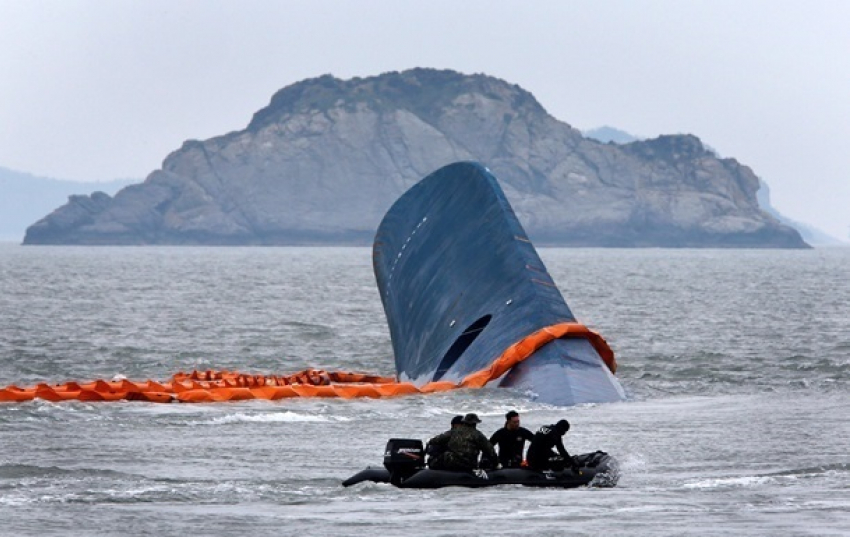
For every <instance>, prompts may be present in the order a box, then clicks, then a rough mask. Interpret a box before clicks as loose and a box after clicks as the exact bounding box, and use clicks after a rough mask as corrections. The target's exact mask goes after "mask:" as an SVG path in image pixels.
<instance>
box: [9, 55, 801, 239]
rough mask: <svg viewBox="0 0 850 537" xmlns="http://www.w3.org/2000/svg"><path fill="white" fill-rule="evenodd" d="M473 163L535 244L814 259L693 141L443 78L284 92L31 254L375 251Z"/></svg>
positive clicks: (87, 206) (741, 169)
mask: <svg viewBox="0 0 850 537" xmlns="http://www.w3.org/2000/svg"><path fill="white" fill-rule="evenodd" d="M461 160H473V161H478V162H481V163H483V164H484V165H486V166H487V167H489V169H490V170H491V171H492V172H493V173H494V174H495V175H496V177H497V178H498V179H499V181H500V183H501V185H502V188H503V189H504V191H505V194H506V195H507V197H508V199H509V200H510V202H511V204H512V206H513V208H514V210H515V211H516V213H517V216H518V217H519V219H520V221H521V222H522V224H523V226H524V227H525V229H526V231H527V232H528V234H529V236H530V238H531V239H532V240H533V241H535V243H537V244H538V245H561V246H669V247H691V246H693V247H703V246H711V247H790V248H801V247H806V246H807V245H806V244H805V242H804V241H803V240H802V238H801V237H800V235H799V233H798V232H797V231H796V230H794V229H792V228H791V227H788V226H786V225H784V224H782V223H781V222H779V221H778V220H777V219H776V218H775V217H773V216H772V215H770V214H768V213H767V212H765V211H763V210H762V209H761V208H760V207H759V204H758V201H757V199H756V192H757V191H758V189H759V181H758V178H757V177H756V175H755V174H754V173H753V172H752V170H750V169H749V168H748V167H747V166H744V165H742V164H740V163H738V162H737V161H736V160H734V159H721V158H718V157H717V155H715V154H714V153H713V152H712V151H711V150H710V149H708V148H706V147H705V146H704V145H703V143H702V142H701V141H700V140H699V138H697V137H696V136H692V135H674V136H660V137H658V138H655V139H651V140H640V141H634V142H631V143H628V144H625V145H615V144H603V143H600V142H598V141H597V140H594V139H591V138H587V137H585V136H583V135H582V134H581V133H580V132H579V131H578V130H576V129H574V128H572V127H571V126H570V125H568V124H567V123H564V122H562V121H559V120H557V119H555V118H554V117H552V116H551V115H549V114H548V113H547V112H546V110H545V109H544V108H543V106H542V105H541V104H540V103H539V102H537V100H536V99H535V98H534V96H533V95H532V94H531V93H529V92H528V91H526V90H524V89H522V88H521V87H519V86H517V85H515V84H510V83H508V82H505V81H503V80H500V79H497V78H493V77H490V76H487V75H483V74H477V75H465V74H461V73H457V72H454V71H447V70H442V71H441V70H434V69H411V70H409V71H404V72H392V73H385V74H382V75H380V76H375V77H369V78H352V79H349V80H341V79H338V78H335V77H333V76H330V75H325V76H321V77H319V78H314V79H309V80H304V81H301V82H298V83H296V84H293V85H291V86H288V87H286V88H283V89H282V90H280V91H278V92H277V93H276V94H275V95H274V96H273V97H272V99H271V102H270V103H269V105H268V106H266V107H265V108H263V109H261V110H259V111H257V113H255V114H254V117H253V118H252V119H251V121H250V123H249V124H248V126H247V127H246V128H245V129H243V130H240V131H236V132H231V133H228V134H225V135H222V136H218V137H215V138H211V139H209V140H204V141H197V140H191V141H188V142H185V143H184V144H183V146H182V147H181V148H180V149H178V150H177V151H174V152H173V153H171V154H170V155H169V156H168V157H167V158H166V159H165V161H164V162H163V165H162V169H160V170H156V171H154V172H153V173H151V174H150V175H149V176H148V178H147V179H146V180H145V182H144V183H143V184H140V185H131V186H128V187H126V188H124V189H122V190H121V191H119V192H118V193H117V194H116V195H115V197H114V198H113V197H111V196H109V195H107V194H102V193H101V194H96V195H91V196H75V197H72V198H71V199H70V200H69V202H68V203H67V204H65V205H64V206H62V207H60V208H59V209H57V210H56V211H54V212H53V213H51V214H49V215H47V216H46V217H44V218H43V219H41V220H39V221H38V222H36V223H35V224H34V225H32V226H31V227H30V228H29V229H28V230H27V234H26V237H25V241H24V242H25V243H26V244H220V245H228V244H233V245H242V244H260V245H263V244H265V245H274V244H361V245H363V244H370V243H371V241H372V239H373V236H374V233H375V230H376V228H377V225H378V223H379V222H380V220H381V218H382V217H383V215H384V214H385V212H386V211H387V209H388V208H389V207H390V205H391V204H392V203H393V202H394V201H395V200H396V199H397V198H398V197H399V196H400V195H401V194H402V193H403V192H404V191H406V190H407V189H408V188H410V187H411V186H412V185H414V184H415V183H416V182H417V181H419V180H420V179H421V178H423V177H424V176H426V175H427V174H429V173H431V172H432V171H434V170H436V169H438V168H440V167H442V166H444V165H445V164H448V163H451V162H455V161H461ZM470 210H474V208H470Z"/></svg>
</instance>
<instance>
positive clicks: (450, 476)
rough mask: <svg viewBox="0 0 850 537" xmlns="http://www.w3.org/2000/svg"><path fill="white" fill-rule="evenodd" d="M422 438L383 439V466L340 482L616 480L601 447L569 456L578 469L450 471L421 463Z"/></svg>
mask: <svg viewBox="0 0 850 537" xmlns="http://www.w3.org/2000/svg"><path fill="white" fill-rule="evenodd" d="M422 455H423V452H422V442H421V441H419V440H409V439H391V440H390V441H389V442H388V443H387V451H386V455H385V457H384V467H383V468H381V467H372V466H370V467H368V468H366V469H365V470H361V471H360V472H357V473H356V474H354V475H353V476H351V477H349V478H348V479H346V480H345V481H343V482H342V485H343V486H344V487H350V486H352V485H356V484H358V483H362V482H364V481H371V482H374V483H392V484H393V485H395V486H397V487H399V488H411V489H436V488H442V487H473V488H477V487H493V486H496V485H524V486H526V487H555V488H576V487H583V486H591V487H614V486H616V485H617V481H618V480H619V477H620V475H619V469H618V465H617V461H616V460H615V459H614V458H613V457H612V456H611V455H609V454H608V453H605V452H604V451H596V452H594V453H585V454H582V455H577V456H575V457H573V459H574V460H575V461H576V463H577V464H578V466H579V472H578V473H574V472H573V471H572V470H569V469H568V470H562V471H544V472H540V471H536V470H531V469H528V468H505V469H501V470H476V471H475V472H450V471H446V470H432V469H430V468H425V467H424V464H423V462H424V457H423V456H422Z"/></svg>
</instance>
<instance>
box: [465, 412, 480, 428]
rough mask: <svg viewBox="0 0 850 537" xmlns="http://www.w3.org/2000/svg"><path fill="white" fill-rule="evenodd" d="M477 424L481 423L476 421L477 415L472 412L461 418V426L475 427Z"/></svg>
mask: <svg viewBox="0 0 850 537" xmlns="http://www.w3.org/2000/svg"><path fill="white" fill-rule="evenodd" d="M479 423H481V420H480V419H478V414H473V413H472V412H470V413H469V414H467V415H466V416H464V417H463V424H464V425H467V426H469V427H475V426H476V425H478V424H479Z"/></svg>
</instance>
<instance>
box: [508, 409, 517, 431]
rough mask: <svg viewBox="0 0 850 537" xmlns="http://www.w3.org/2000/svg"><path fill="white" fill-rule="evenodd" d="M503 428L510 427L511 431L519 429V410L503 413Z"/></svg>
mask: <svg viewBox="0 0 850 537" xmlns="http://www.w3.org/2000/svg"><path fill="white" fill-rule="evenodd" d="M505 429H510V430H511V431H515V430H516V429H519V412H517V411H516V410H511V411H510V412H508V413H507V414H505Z"/></svg>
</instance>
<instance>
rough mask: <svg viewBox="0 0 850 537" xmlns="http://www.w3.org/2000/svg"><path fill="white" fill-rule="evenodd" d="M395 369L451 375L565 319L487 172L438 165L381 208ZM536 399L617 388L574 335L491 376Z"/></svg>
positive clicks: (580, 399)
mask: <svg viewBox="0 0 850 537" xmlns="http://www.w3.org/2000/svg"><path fill="white" fill-rule="evenodd" d="M373 263H374V269H375V276H376V278H377V282H378V289H379V291H380V293H381V300H382V302H383V306H384V311H385V313H386V316H387V321H388V324H389V329H390V336H391V338H392V344H393V351H394V354H395V364H396V370H397V372H398V375H399V378H400V379H401V380H409V381H411V382H413V383H415V384H417V385H420V386H421V385H424V384H426V383H428V382H430V381H437V380H448V381H455V382H457V381H460V380H461V379H463V378H464V377H465V376H466V375H468V374H470V373H473V372H475V371H479V370H482V369H485V368H487V367H489V366H490V365H491V364H492V363H493V362H494V360H496V359H497V358H498V357H499V356H501V355H502V353H504V352H505V350H506V349H508V347H510V346H511V345H513V344H515V343H517V342H518V341H520V340H522V339H523V338H525V337H527V336H529V335H530V334H532V333H534V332H537V331H538V330H540V329H542V328H545V327H548V326H552V325H555V324H558V323H564V322H576V319H575V317H574V316H573V313H572V312H571V311H570V308H569V306H567V303H566V302H565V301H564V298H563V297H562V296H561V293H560V291H559V290H558V288H557V287H556V285H555V282H554V281H553V280H552V278H551V276H550V275H549V273H548V271H547V270H546V267H545V266H544V265H543V262H542V261H541V260H540V257H539V256H538V255H537V252H536V250H535V249H534V246H533V245H532V244H531V242H530V241H529V240H528V237H527V236H526V234H525V231H524V230H523V228H522V226H521V225H520V223H519V221H518V220H517V218H516V215H515V214H514V212H513V209H512V208H511V206H510V204H509V203H508V201H507V199H506V198H505V195H504V193H503V192H502V189H501V187H500V186H499V184H498V182H497V181H496V178H495V177H494V176H493V175H492V174H491V173H490V172H489V171H488V170H487V169H486V168H485V167H483V166H481V165H480V164H477V163H472V162H460V163H455V164H451V165H448V166H446V167H444V168H441V169H440V170H437V171H436V172H434V173H432V174H431V175H429V176H428V177H426V178H424V179H423V180H422V181H420V182H419V183H417V184H416V185H414V186H413V187H412V188H411V189H410V190H409V191H407V192H406V193H405V194H403V195H402V196H401V198H399V199H398V201H396V203H395V204H394V205H393V206H392V207H391V208H390V210H389V211H388V212H387V214H386V216H385V217H384V219H383V221H382V222H381V224H380V226H379V227H378V232H377V234H376V237H375V244H374V248H373ZM494 382H497V383H498V384H499V385H500V386H506V387H512V388H517V389H520V390H524V391H527V392H529V393H530V394H531V395H532V397H534V398H536V399H537V400H540V401H542V402H546V403H550V404H555V405H575V404H582V403H599V402H613V401H620V400H623V399H624V398H625V395H624V392H623V389H622V387H621V386H620V384H619V382H618V381H617V379H616V378H615V377H614V375H613V374H612V372H611V370H610V369H609V367H608V366H607V365H606V364H605V363H604V361H603V359H602V357H601V356H600V355H599V353H598V352H597V351H596V349H595V348H594V347H593V346H592V345H591V344H590V342H589V341H588V340H587V339H584V338H568V339H556V340H554V341H552V342H550V343H548V344H546V345H544V346H543V347H541V348H540V349H538V350H537V351H536V352H535V353H534V354H533V355H531V356H530V357H529V358H527V359H526V360H525V361H523V362H521V363H519V364H518V365H516V366H515V367H513V368H512V369H511V370H510V371H508V372H507V373H506V374H504V375H503V376H502V377H501V378H500V379H497V380H495V381H494Z"/></svg>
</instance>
